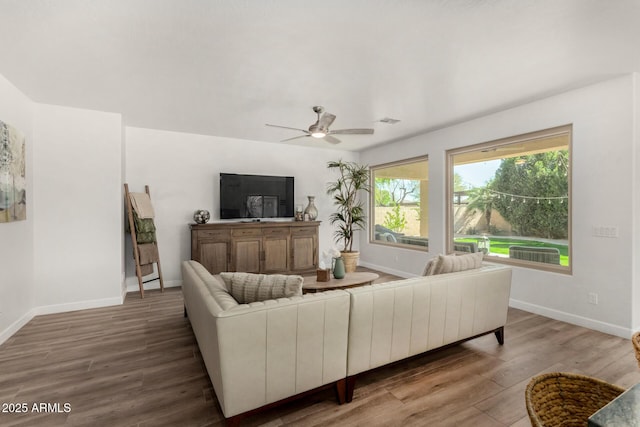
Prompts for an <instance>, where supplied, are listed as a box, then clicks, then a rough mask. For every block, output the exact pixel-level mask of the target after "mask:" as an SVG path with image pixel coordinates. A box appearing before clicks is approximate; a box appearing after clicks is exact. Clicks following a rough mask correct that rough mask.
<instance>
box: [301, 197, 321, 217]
mask: <svg viewBox="0 0 640 427" xmlns="http://www.w3.org/2000/svg"><path fill="white" fill-rule="evenodd" d="M307 198H308V199H309V204H308V205H307V207H306V208H305V209H304V219H305V220H306V219H307V218H309V221H315V220H316V218H318V209H317V208H316V205H315V202H314V201H315V199H316V197H315V196H307Z"/></svg>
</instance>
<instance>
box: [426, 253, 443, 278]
mask: <svg viewBox="0 0 640 427" xmlns="http://www.w3.org/2000/svg"><path fill="white" fill-rule="evenodd" d="M439 260H440V259H439V258H438V257H436V258H432V259H430V260H429V261H427V265H425V266H424V271H423V272H422V275H423V276H433V275H434V274H436V269H437V268H438V261H439Z"/></svg>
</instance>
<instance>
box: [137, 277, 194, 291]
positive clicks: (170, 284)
mask: <svg viewBox="0 0 640 427" xmlns="http://www.w3.org/2000/svg"><path fill="white" fill-rule="evenodd" d="M143 286H144V290H145V291H148V290H152V289H160V281H159V280H154V281H152V282H149V283H144V284H143ZM180 286H182V280H165V281H164V287H165V288H178V287H180ZM126 289H127V293H129V292H139V291H140V286H139V285H138V279H137V278H135V277H133V278H129V279H127V288H126Z"/></svg>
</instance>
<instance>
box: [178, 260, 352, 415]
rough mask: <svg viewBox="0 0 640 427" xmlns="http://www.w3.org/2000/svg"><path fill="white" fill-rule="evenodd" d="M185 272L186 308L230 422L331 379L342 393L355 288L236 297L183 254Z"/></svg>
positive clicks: (214, 277) (222, 407) (216, 278)
mask: <svg viewBox="0 0 640 427" xmlns="http://www.w3.org/2000/svg"><path fill="white" fill-rule="evenodd" d="M182 280H183V282H182V292H183V294H184V303H185V315H188V317H189V321H190V322H191V325H192V328H193V332H194V334H195V336H196V340H197V341H198V347H199V348H200V352H201V353H202V358H203V360H204V363H205V366H206V368H207V372H208V374H209V377H210V378H211V383H212V384H213V388H214V390H215V393H216V396H217V397H218V402H219V403H220V407H221V409H222V412H223V414H224V416H225V417H226V418H227V424H229V425H238V424H239V422H240V419H241V417H242V416H243V415H247V414H249V413H251V411H253V410H255V409H258V408H264V407H265V406H268V405H270V404H273V403H274V402H278V401H281V400H284V399H286V398H288V397H291V396H295V395H299V394H301V393H303V392H306V391H309V390H314V389H317V388H318V387H321V386H325V385H335V386H336V390H337V392H338V396H339V400H340V401H344V390H345V378H346V360H347V331H348V322H349V294H347V293H346V292H344V291H339V290H338V291H330V292H323V293H317V294H307V295H303V296H297V297H292V298H280V299H278V300H268V301H265V302H254V303H251V304H238V303H237V302H236V300H234V299H233V298H232V297H231V295H229V294H228V293H227V291H226V288H225V284H224V282H223V281H222V280H221V279H220V278H219V277H218V276H212V275H211V274H209V272H208V271H207V270H206V269H205V268H204V267H203V266H202V265H200V264H199V263H197V262H196V261H185V262H183V264H182Z"/></svg>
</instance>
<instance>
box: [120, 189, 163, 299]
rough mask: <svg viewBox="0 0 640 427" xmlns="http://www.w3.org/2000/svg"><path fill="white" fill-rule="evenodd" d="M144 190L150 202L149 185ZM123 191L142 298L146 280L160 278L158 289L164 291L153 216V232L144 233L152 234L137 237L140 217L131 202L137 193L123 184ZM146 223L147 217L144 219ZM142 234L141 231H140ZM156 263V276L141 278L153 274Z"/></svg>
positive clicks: (150, 280) (151, 280)
mask: <svg viewBox="0 0 640 427" xmlns="http://www.w3.org/2000/svg"><path fill="white" fill-rule="evenodd" d="M144 191H145V193H146V195H147V197H149V203H151V195H150V193H149V186H148V185H145V186H144ZM124 193H125V197H124V198H125V204H126V206H127V216H128V221H129V230H128V231H129V232H130V233H131V243H132V245H133V259H134V261H135V263H136V276H138V285H139V286H140V297H141V298H144V284H145V283H148V282H153V281H155V280H160V290H161V291H162V292H164V283H163V281H162V268H160V254H159V252H158V242H157V241H156V238H155V225H153V218H151V219H150V220H151V223H150V224H151V225H152V226H153V234H151V233H146V234H147V235H152V238H147V239H143V240H140V239H139V238H138V235H139V232H138V228H139V226H140V224H141V221H140V218H136V217H137V213H136V212H135V208H134V206H133V203H132V197H135V196H137V195H139V194H137V193H130V192H129V185H128V184H124ZM145 220H147V223H148V220H149V219H148V218H147V219H145ZM140 234H142V233H140ZM154 263H155V264H156V266H157V268H158V277H155V278H153V279H149V280H146V281H143V280H142V276H147V275H150V274H153V264H154Z"/></svg>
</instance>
